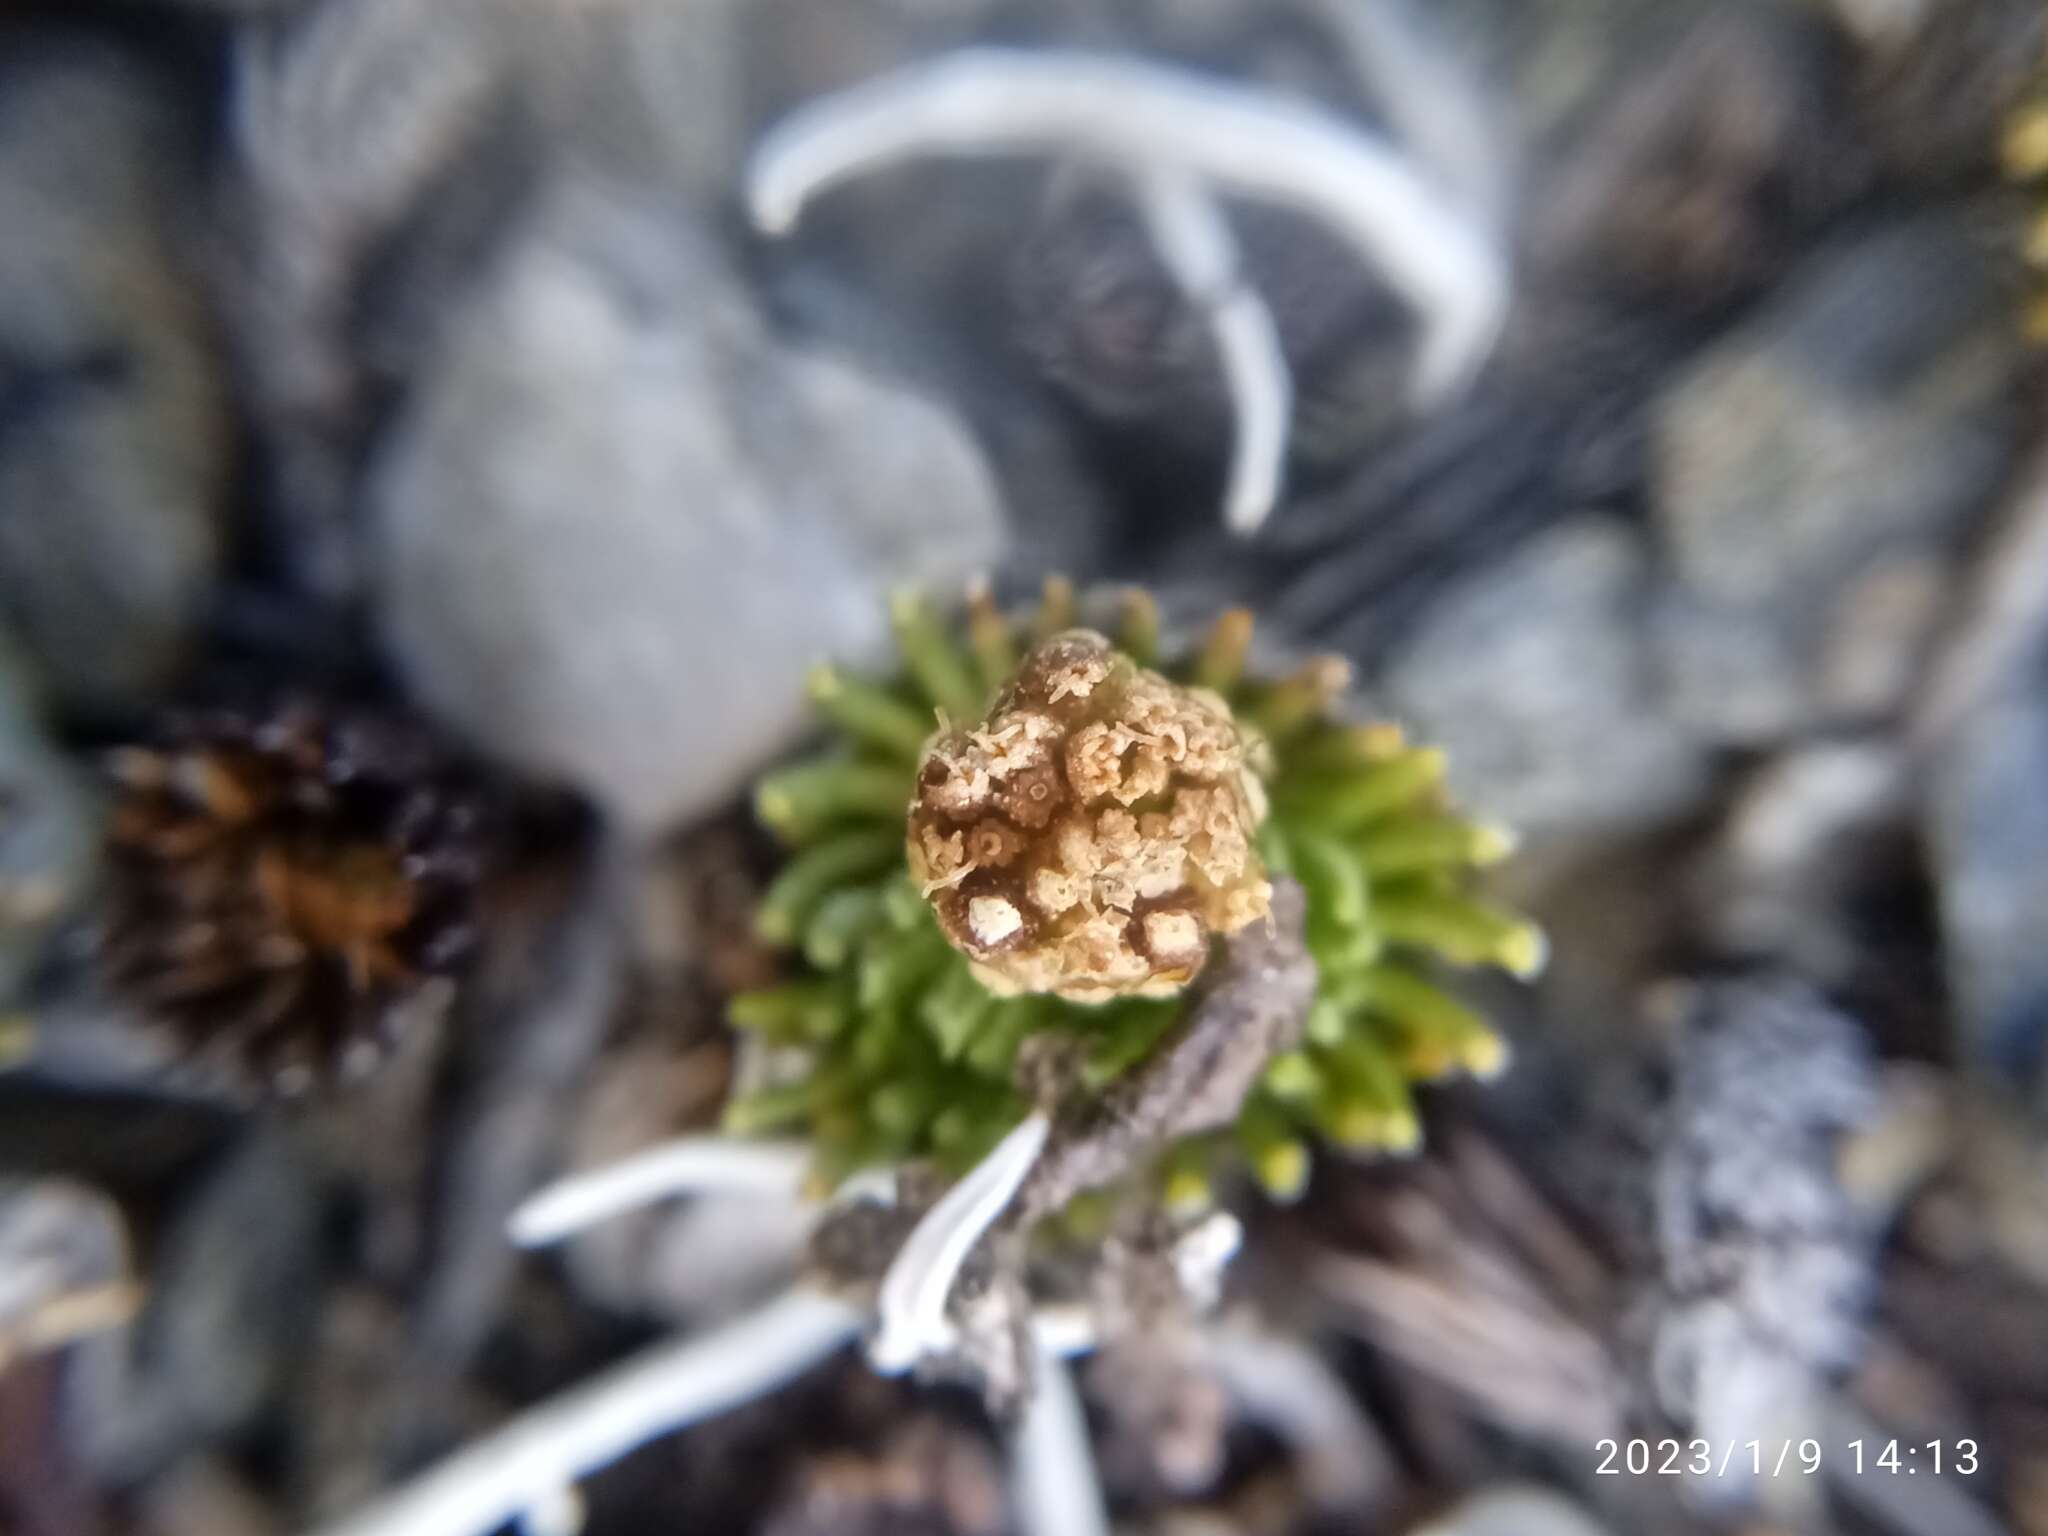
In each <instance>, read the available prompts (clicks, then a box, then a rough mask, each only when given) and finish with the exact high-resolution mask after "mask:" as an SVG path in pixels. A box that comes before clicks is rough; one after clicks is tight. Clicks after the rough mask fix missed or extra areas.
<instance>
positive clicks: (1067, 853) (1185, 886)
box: [906, 629, 1272, 1002]
mask: <svg viewBox="0 0 2048 1536" xmlns="http://www.w3.org/2000/svg"><path fill="white" fill-rule="evenodd" d="M1261 805H1262V796H1261V795H1260V792H1259V788H1258V784H1257V781H1256V780H1255V779H1253V778H1252V776H1251V774H1250V773H1249V771H1248V770H1247V768H1246V766H1245V747H1244V742H1243V740H1242V739H1241V738H1240V737H1239V735H1238V732H1237V728H1236V726H1235V724H1234V723H1233V722H1232V720H1231V715H1230V709H1229V707H1228V706H1227V705H1226V704H1225V703H1224V702H1223V700H1222V699H1220V698H1218V697H1216V696H1215V695H1214V694H1205V693H1204V692H1202V691H1201V690H1199V689H1192V688H1184V687H1181V686H1180V685H1179V684H1176V683H1173V682H1170V681H1168V680H1167V679H1166V678H1164V677H1162V676H1160V675H1159V674H1158V673H1157V672H1152V671H1148V670H1146V669H1145V668H1142V667H1139V666H1138V665H1136V664H1135V663H1134V662H1132V661H1131V660H1130V658H1129V657H1127V656H1123V655H1120V654H1119V653H1118V652H1117V651H1115V650H1114V649H1112V648H1111V646H1110V643H1109V641H1108V640H1106V639H1104V638H1103V637H1102V636H1101V635H1098V634H1096V633H1094V632H1093V631H1090V630H1085V629H1075V630H1068V631H1066V632H1064V633H1062V634H1059V635H1055V636H1054V637H1052V638H1051V639H1050V640H1047V641H1045V642H1044V643H1043V644H1041V645H1039V646H1038V647H1037V648H1036V649H1034V650H1033V651H1032V652H1031V654H1030V655H1028V656H1027V657H1026V658H1025V659H1024V661H1023V663H1022V665H1021V666H1020V667H1019V668H1018V670H1017V672H1016V674H1015V675H1014V676H1013V677H1012V679H1011V680H1010V682H1009V683H1008V685H1007V686H1005V687H1004V688H1003V690H1002V691H1001V693H1000V694H999V695H998V696H997V698H996V701H995V703H994V705H993V706H992V707H991V708H990V709H989V711H988V713H987V714H986V715H985V716H984V717H983V718H982V719H980V720H979V721H977V722H975V723H973V724H971V725H966V726H961V727H957V728H955V729H953V730H950V731H947V732H945V733H943V734H941V735H939V736H937V737H935V738H934V739H933V741H932V742H931V744H930V745H929V746H928V747H927V748H926V749H925V753H924V757H923V761H922V762H921V763H920V765H919V768H918V775H917V797H916V799H915V801H914V802H913V803H912V805H911V808H910V818H909V835H908V842H907V846H906V854H907V857H908V861H909V865H910V873H911V877H912V878H913V879H914V880H916V881H917V882H918V884H919V887H920V889H921V890H922V891H923V893H924V895H925V897H926V899H927V900H929V901H930V902H931V904H932V907H933V910H934V911H935V912H936V913H937V915H938V919H939V926H940V928H941V929H943V930H944V932H945V935H946V937H947V939H948V940H949V941H950V942H951V943H952V945H953V946H954V947H955V948H956V949H958V950H960V951H961V953H963V954H965V955H966V956H968V958H969V959H970V960H972V961H973V962H974V967H975V975H976V976H977V977H978V978H979V979H980V980H981V981H982V982H983V983H984V984H985V985H986V986H988V987H989V989H990V990H991V991H994V992H998V993H1003V994H1015V993H1020V992H1049V993H1053V994H1055V995H1057V996H1059V997H1064V998H1067V999H1070V1000H1073V1001H1078V1002H1088V1001H1099V1000H1101V999H1104V998H1109V997H1126V996H1156V995H1162V994H1169V993H1172V992H1175V991H1177V990H1179V989H1180V988H1181V987H1183V986H1185V985H1186V984H1187V983H1188V982H1189V981H1190V980H1192V979H1193V977H1194V976H1195V974H1196V973H1197V972H1198V971H1200V970H1201V969H1202V966H1203V964H1204V963H1205V962H1206V961H1207V959H1208V957H1209V947H1210V941H1211V939H1212V938H1213V937H1215V936H1217V935H1220V934H1230V933H1234V932H1236V931H1237V930H1238V929H1240V928H1242V927H1244V926H1245V924H1247V923H1249V922H1252V921H1253V920H1254V919H1256V918H1259V917H1262V916H1264V915H1265V913H1266V911H1267V907H1268V904H1269V902H1270V900H1271V897H1272V887H1271V885H1270V884H1269V883H1268V882H1267V880H1266V878H1265V870H1264V867H1263V865H1262V864H1261V862H1260V860H1259V856H1258V853H1257V852H1256V850H1255V848H1254V846H1253V837H1254V835H1255V833H1256V831H1257V827H1258V823H1259V821H1260V819H1261V810H1260V807H1261Z"/></svg>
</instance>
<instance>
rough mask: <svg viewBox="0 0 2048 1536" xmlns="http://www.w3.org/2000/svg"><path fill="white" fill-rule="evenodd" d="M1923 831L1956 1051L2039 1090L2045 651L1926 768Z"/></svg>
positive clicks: (2043, 1078) (2044, 1044)
mask: <svg viewBox="0 0 2048 1536" xmlns="http://www.w3.org/2000/svg"><path fill="white" fill-rule="evenodd" d="M1927 788H1928V801H1927V811H1928V826H1929V829H1930V831H1931V833H1932V837H1931V839H1930V841H1931V843H1932V848H1933V854H1934V859H1935V866H1936V870H1937V875H1938V879H1939V891H1940V909H1941V925H1942V937H1943V940H1944V944H1945V949H1946V953H1947V965H1948V976H1949V985H1950V991H1951V994H1952V997H1953V1000H1954V1006H1955V1010H1956V1015H1957V1025H1958V1036H1959V1044H1960V1045H1961V1047H1962V1050H1963V1053H1964V1055H1965V1057H1966V1058H1967V1059H1969V1060H1970V1061H1972V1062H1973V1063H1974V1064H1976V1065H1977V1066H1979V1067H1981V1068H1984V1069H1986V1070H1987V1071H1990V1072H1992V1073H1994V1074H1996V1075H1998V1076H2000V1077H2004V1078H2008V1079H2014V1080H2017V1081H2019V1082H2022V1083H2029V1084H2032V1085H2033V1086H2034V1091H2035V1096H2036V1099H2037V1102H2038V1101H2039V1100H2040V1099H2041V1098H2042V1096H2043V1090H2044V1089H2048V956H2044V954H2043V951H2042V942H2041V940H2042V926H2041V923H2042V915H2043V914H2044V913H2048V648H2043V649H2042V650H2041V651H2040V652H2038V653H2037V654H2035V655H2034V656H2033V657H2031V658H2030V664H2028V665H2025V666H2021V667H2016V668H2014V669H2013V670H2012V672H2011V673H2010V674H2009V675H2008V676H2007V677H2006V678H2005V679H2004V681H2003V683H2002V685H2001V686H2000V687H1999V688H1997V689H1996V690H1995V691H1994V692H1993V693H1991V694H1990V695H1989V696H1988V697H1986V698H1984V699H1983V700H1981V701H1980V702H1979V704H1978V706H1977V707H1976V708H1975V709H1974V710H1972V711H1971V713H1970V715H1969V716H1968V718H1967V719H1965V720H1964V721H1962V722H1961V723H1960V724H1959V725H1958V726H1957V728H1956V729H1955V730H1954V731H1953V732H1952V733H1951V734H1950V735H1949V736H1948V737H1947V738H1946V739H1945V740H1944V741H1943V743H1942V744H1941V747H1940V749H1939V750H1938V751H1937V753H1936V754H1935V756H1934V758H1933V759H1932V761H1931V762H1930V765H1929V773H1928V784H1927Z"/></svg>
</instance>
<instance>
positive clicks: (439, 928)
mask: <svg viewBox="0 0 2048 1536" xmlns="http://www.w3.org/2000/svg"><path fill="white" fill-rule="evenodd" d="M108 768H109V773H110V775H111V777H112V779H113V782H114V788H115V803H114V807H113V814H112V817H111V820H110V824H109V834H108V835H109V841H110V844H111V847H110V855H111V862H112V866H113V873H114V884H113V890H112V893H111V895H112V909H113V911H112V917H111V919H110V922H109V927H108V933H107V937H106V943H105V947H104V951H103V958H104V963H105V965H106V968H107V970H108V972H109V973H110V975H111V976H112V978H113V980H114V982H115V983H116V985H117V986H118V987H119V988H120V989H121V990H123V991H124V992H126V993H128V994H130V995H131V996H133V997H135V998H136V999H137V1000H138V1001H139V1002H140V1003H141V1004H142V1005H143V1006H144V1008H146V1009H147V1010H148V1012H149V1013H150V1014H151V1015H152V1016H153V1017H155V1018H157V1019H159V1020H162V1021H164V1022H166V1023H168V1024H169V1025H170V1026H171V1027H172V1028H174V1029H175V1030H176V1032H177V1033H178V1035H179V1037H180V1038H181V1040H182V1042H183V1044H184V1045H185V1047H186V1048H187V1049H188V1050H189V1051H190V1052H192V1053H193V1054H194V1055H197V1056H201V1057H204V1058H206V1059H208V1060H209V1061H212V1062H214V1063H217V1064H219V1065H221V1066H225V1067H228V1068H231V1069H233V1070H234V1071H235V1072H236V1073H237V1075H239V1076H242V1077H245V1078H247V1079H249V1080H252V1081H253V1082H254V1083H256V1084H257V1085H259V1086H261V1087H263V1088H266V1089H269V1090H271V1091H275V1092H282V1093H292V1092H298V1091H302V1090H304V1089H306V1088H310V1087H312V1086H315V1085H316V1084H318V1083H321V1082H323V1081H326V1080H328V1079H331V1078H333V1077H335V1076H337V1075H343V1074H353V1073H355V1072H358V1071H361V1070H363V1069H364V1068H366V1067H368V1066H369V1065H370V1064H372V1063H373V1062H374V1061H375V1060H376V1059H377V1058H378V1057H379V1056H381V1055H382V1054H383V1051H384V1049H385V1048H386V1047H387V1046H388V1045H389V1044H390V1036H391V1032H392V1029H393V1027H394V1023H395V1018H396V1014H397V1010H398V1005H399V1004H400V1003H402V1002H404V1001H405V1000H406V999H407V998H408V997H409V996H410V995H411V994H412V993H413V992H414V991H415V990H416V989H417V988H418V987H419V986H420V985H421V983H422V982H423V981H425V980H426V979H427V978H429V977H432V976H435V975H440V974H444V973H446V972H448V971H450V970H451V969H452V968H453V967H454V966H455V965H456V964H457V962H458V961H459V960H460V959H461V958H462V956H463V954H464V953H465V952H466V950H467V949H468V947H469V943H470V938H471V921H470V920H471V910H472V900H473V894H474V887H475V883H476V876H477V860H476V839H475V835H474V834H475V831H476V820H477V808H476V803H475V801H474V800H473V799H472V798H471V797H470V796H468V795H467V794H465V793H464V792H462V790H461V789H460V788H459V787H458V786H457V785H456V783H455V780H454V779H453V777H452V775H451V774H450V772H449V769H448V767H447V765H446V764H445V762H443V761H442V760H441V759H439V758H438V757H437V756H436V755H435V754H434V752H433V751H432V749H431V748H429V747H428V746H427V745H426V743H425V742H424V740H423V739H422V738H421V737H420V736H419V735H417V734H416V733H415V732H413V731H412V730H410V729H409V728H406V727H402V726H399V725H397V724H395V723H393V722H390V721H386V720H372V719H369V718H367V717H364V716H361V715H348V716H339V717H331V716H329V715H328V714H327V713H325V712H323V711H322V710H320V709H318V708H316V707H314V706H312V705H310V704H307V703H304V702H294V703H290V704H287V705H285V706H282V707H279V708H275V709H272V710H269V711H266V712H263V713H259V714H249V713H243V712H240V711H235V710H227V709H222V710H214V711H210V712H206V713H202V714H196V715H192V716H188V717H185V718H181V719H179V720H176V721H174V722H172V723H171V724H170V725H169V726H168V727H167V728H166V729H165V730H164V731H163V732H162V734H161V735H160V736H159V737H158V738H157V739H156V740H155V741H154V742H153V743H151V744H150V745H147V746H133V747H126V748H123V749H120V750H118V751H116V752H114V753H113V754H112V755H111V756H110V759H109V763H108Z"/></svg>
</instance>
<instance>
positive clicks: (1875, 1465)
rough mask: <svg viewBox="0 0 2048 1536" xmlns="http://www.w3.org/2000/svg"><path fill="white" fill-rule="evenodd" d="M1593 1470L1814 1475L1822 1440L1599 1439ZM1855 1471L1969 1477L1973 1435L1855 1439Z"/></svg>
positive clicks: (1850, 1448)
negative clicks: (1962, 1437)
mask: <svg viewBox="0 0 2048 1536" xmlns="http://www.w3.org/2000/svg"><path fill="white" fill-rule="evenodd" d="M1593 1449H1594V1450H1595V1451H1596V1452H1598V1453H1600V1456H1601V1461H1600V1464H1599V1465H1598V1466H1597V1467H1595V1468H1594V1469H1593V1471H1594V1473H1595V1475H1597V1476H1604V1477H1620V1476H1623V1475H1624V1474H1626V1475H1630V1476H1635V1477H1644V1476H1650V1475H1656V1476H1659V1477H1686V1476H1690V1477H1735V1476H1745V1475H1746V1476H1750V1477H1811V1476H1812V1475H1813V1474H1815V1473H1816V1472H1818V1471H1820V1469H1821V1461H1822V1457H1823V1453H1822V1448H1821V1442H1820V1441H1818V1440H1812V1439H1807V1440H1775V1441H1774V1440H1730V1441H1728V1442H1727V1443H1725V1444H1716V1443H1715V1442H1713V1441H1710V1440H1703V1439H1702V1440H1676V1439H1662V1440H1601V1441H1598V1442H1596V1443H1595V1445H1594V1447H1593ZM1842 1449H1843V1450H1845V1451H1846V1452H1847V1453H1848V1455H1849V1458H1850V1466H1851V1470H1852V1471H1853V1472H1855V1473H1856V1474H1857V1475H1859V1476H1860V1475H1862V1474H1863V1473H1866V1472H1871V1473H1880V1472H1881V1473H1889V1474H1891V1475H1893V1476H1905V1477H1913V1476H1917V1475H1918V1474H1919V1473H1921V1472H1922V1471H1925V1472H1927V1473H1928V1474H1929V1475H1930V1476H1936V1477H1938V1476H1940V1475H1942V1474H1943V1473H1948V1474H1950V1475H1953V1476H1960V1477H1968V1476H1970V1475H1971V1474H1972V1473H1974V1472H1975V1471H1976V1470H1977V1465H1978V1462H1977V1442H1976V1441H1974V1440H1950V1441H1941V1440H1927V1441H1921V1442H1918V1443H1915V1442H1911V1441H1901V1440H1882V1441H1879V1440H1851V1441H1849V1442H1848V1443H1847V1444H1846V1445H1845V1446H1843V1447H1842Z"/></svg>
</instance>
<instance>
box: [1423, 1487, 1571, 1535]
mask: <svg viewBox="0 0 2048 1536" xmlns="http://www.w3.org/2000/svg"><path fill="white" fill-rule="evenodd" d="M1608 1529H1609V1528H1608V1527H1607V1526H1605V1525H1602V1524H1601V1523H1600V1522H1599V1521H1597V1520H1595V1519H1594V1518H1593V1517H1592V1516H1591V1515H1590V1514H1588V1513H1586V1511H1584V1510H1582V1509H1580V1508H1579V1507H1578V1506H1577V1505H1575V1504H1572V1503H1570V1502H1569V1501H1568V1500H1566V1499H1564V1498H1562V1497H1561V1496H1559V1495H1558V1494H1555V1493H1552V1492H1550V1491H1549V1490H1548V1489H1545V1488H1538V1487H1535V1486H1534V1485H1525V1486H1516V1485H1513V1484H1509V1485H1507V1486H1504V1487H1499V1488H1489V1489H1487V1490H1486V1491H1485V1492H1483V1493H1475V1494H1472V1495H1469V1496H1468V1497H1466V1498H1463V1499H1460V1500H1459V1501H1458V1502H1457V1503H1456V1504H1454V1505H1453V1506H1451V1508H1450V1509H1448V1510H1446V1511H1445V1512H1444V1513H1443V1514H1441V1515H1439V1516H1437V1517H1436V1518H1435V1519H1433V1520H1430V1521H1428V1522H1427V1523H1426V1524H1423V1525H1419V1526H1416V1527H1415V1528H1414V1530H1413V1531H1412V1532H1411V1533H1410V1536H1608Z"/></svg>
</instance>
